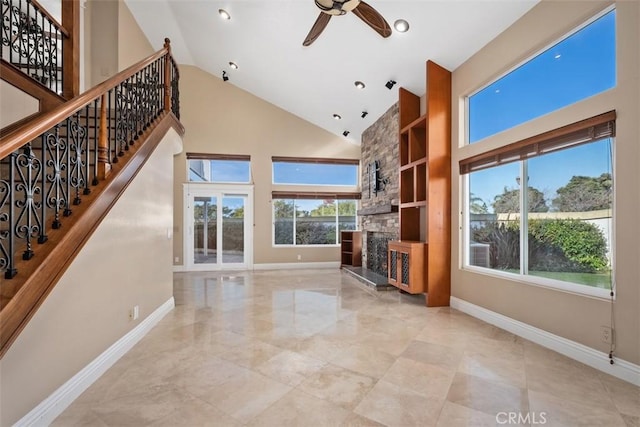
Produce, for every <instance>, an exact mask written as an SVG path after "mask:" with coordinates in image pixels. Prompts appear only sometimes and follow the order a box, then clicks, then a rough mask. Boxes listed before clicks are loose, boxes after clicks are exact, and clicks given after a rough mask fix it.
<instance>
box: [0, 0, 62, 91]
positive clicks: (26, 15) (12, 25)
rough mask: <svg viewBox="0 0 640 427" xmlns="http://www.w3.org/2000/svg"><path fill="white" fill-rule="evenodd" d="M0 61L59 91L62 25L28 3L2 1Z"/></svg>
mask: <svg viewBox="0 0 640 427" xmlns="http://www.w3.org/2000/svg"><path fill="white" fill-rule="evenodd" d="M0 4H1V7H2V28H1V31H2V51H1V55H0V58H2V59H4V60H5V61H7V62H9V63H10V64H12V65H13V66H15V67H16V68H18V69H20V70H21V71H22V72H24V73H25V74H27V75H29V76H31V77H32V78H33V79H35V80H37V81H39V82H40V83H42V84H43V85H45V86H47V87H48V88H49V89H51V90H52V91H54V92H56V93H60V92H61V91H62V55H63V51H62V38H63V37H66V35H65V31H64V30H63V28H62V26H61V25H60V24H59V23H58V22H55V21H54V20H53V19H52V18H51V17H50V15H49V14H48V13H46V12H45V11H43V10H41V9H40V6H39V5H38V4H36V3H33V2H31V1H30V0H1V3H0Z"/></svg>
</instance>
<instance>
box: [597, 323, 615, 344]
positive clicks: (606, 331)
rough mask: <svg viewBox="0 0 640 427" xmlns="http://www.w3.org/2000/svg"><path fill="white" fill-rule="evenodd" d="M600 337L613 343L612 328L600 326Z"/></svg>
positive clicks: (603, 340)
mask: <svg viewBox="0 0 640 427" xmlns="http://www.w3.org/2000/svg"><path fill="white" fill-rule="evenodd" d="M600 339H601V340H602V342H604V343H607V344H612V343H613V329H611V328H610V327H608V326H600Z"/></svg>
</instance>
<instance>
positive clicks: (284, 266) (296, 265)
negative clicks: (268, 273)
mask: <svg viewBox="0 0 640 427" xmlns="http://www.w3.org/2000/svg"><path fill="white" fill-rule="evenodd" d="M305 268H340V262H339V261H335V262H334V261H330V262H286V263H278V264H253V269H254V270H296V269H305Z"/></svg>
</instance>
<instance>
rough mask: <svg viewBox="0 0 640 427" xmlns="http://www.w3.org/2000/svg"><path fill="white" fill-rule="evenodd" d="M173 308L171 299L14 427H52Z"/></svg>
mask: <svg viewBox="0 0 640 427" xmlns="http://www.w3.org/2000/svg"><path fill="white" fill-rule="evenodd" d="M173 307H175V300H174V299H173V297H171V298H170V299H169V300H167V302H165V303H164V304H162V305H161V306H160V307H158V308H157V309H156V310H155V311H154V312H153V313H151V314H150V315H149V316H148V317H147V318H146V319H144V320H143V321H141V322H140V324H139V325H138V326H136V327H135V328H133V329H132V330H131V331H129V332H128V333H127V334H126V335H125V336H123V337H122V338H120V339H119V340H118V341H116V342H115V343H114V344H113V345H112V346H111V347H109V348H108V349H107V350H105V351H104V352H103V353H102V354H101V355H100V356H98V357H96V358H95V359H94V360H93V361H92V362H91V363H89V364H88V365H87V366H85V367H84V368H83V369H82V370H81V371H80V372H78V373H77V374H75V375H74V376H73V377H72V378H71V379H69V380H68V381H67V382H66V383H64V384H63V385H62V386H60V387H59V388H58V389H57V390H56V391H54V392H53V393H52V394H51V395H50V396H49V397H47V398H46V399H45V400H43V401H42V402H40V404H39V405H38V406H36V407H35V408H33V409H32V410H31V411H30V412H29V413H28V414H27V415H25V416H24V417H22V418H21V419H20V420H19V421H18V422H17V423H15V424H14V427H22V426H47V425H49V424H51V423H52V422H53V420H55V419H56V417H58V415H60V414H61V413H62V412H63V411H64V410H65V409H66V408H67V407H68V406H69V405H70V404H71V403H73V401H74V400H76V399H77V398H78V396H80V395H81V394H82V392H84V391H85V390H86V389H87V388H89V386H90V385H91V384H93V383H94V382H95V381H96V380H97V379H98V378H100V376H101V375H102V374H104V373H105V372H106V370H107V369H109V368H110V367H111V366H113V364H115V363H116V362H117V361H118V359H120V358H121V357H122V356H124V355H125V354H126V353H127V352H128V351H129V350H131V348H132V347H133V346H134V345H136V343H137V342H138V341H140V340H141V339H142V338H143V337H144V336H145V335H146V334H147V332H149V331H150V330H151V328H153V327H154V326H155V325H156V324H157V323H158V322H159V321H160V320H161V319H162V318H163V317H164V316H165V315H166V314H167V313H169V312H170V311H171V310H172V309H173Z"/></svg>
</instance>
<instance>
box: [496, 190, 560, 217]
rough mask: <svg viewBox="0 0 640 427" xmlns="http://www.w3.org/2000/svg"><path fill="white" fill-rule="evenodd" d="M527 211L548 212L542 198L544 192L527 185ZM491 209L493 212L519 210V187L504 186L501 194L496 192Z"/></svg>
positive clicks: (514, 211) (513, 211)
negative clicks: (513, 188)
mask: <svg viewBox="0 0 640 427" xmlns="http://www.w3.org/2000/svg"><path fill="white" fill-rule="evenodd" d="M528 194H529V197H528V198H529V206H528V211H529V212H548V211H549V207H548V206H547V202H546V201H545V200H544V194H543V193H542V192H541V191H540V190H538V189H537V188H533V187H529V192H528ZM492 205H493V210H494V212H495V213H516V212H520V189H515V190H511V189H508V188H507V187H504V191H503V193H502V194H498V195H497V196H496V197H494V199H493V203H492Z"/></svg>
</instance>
